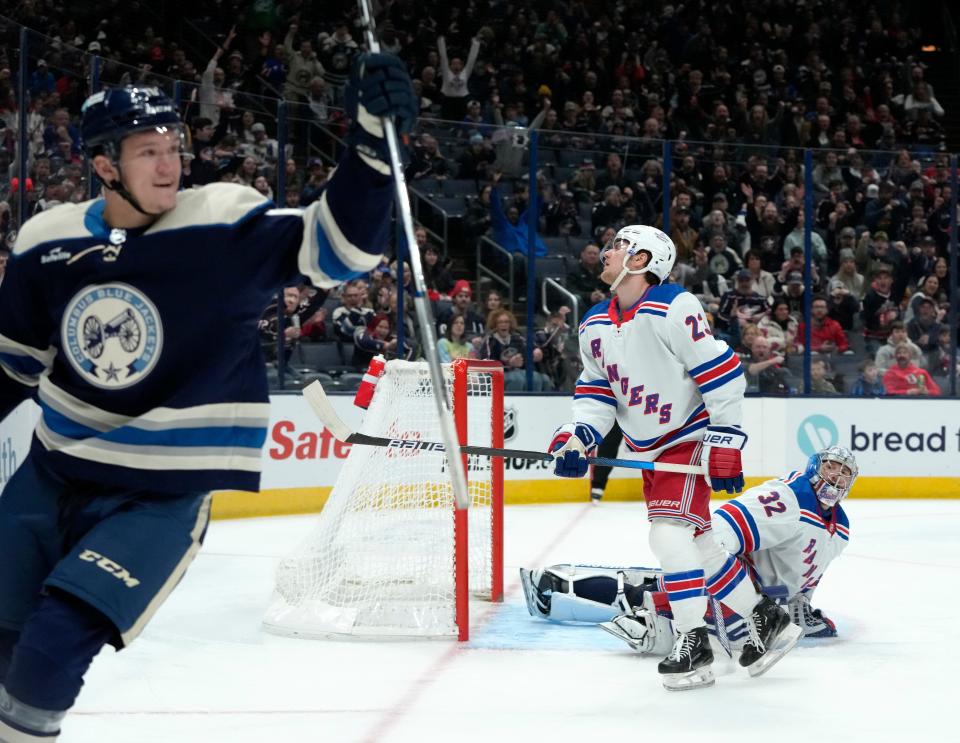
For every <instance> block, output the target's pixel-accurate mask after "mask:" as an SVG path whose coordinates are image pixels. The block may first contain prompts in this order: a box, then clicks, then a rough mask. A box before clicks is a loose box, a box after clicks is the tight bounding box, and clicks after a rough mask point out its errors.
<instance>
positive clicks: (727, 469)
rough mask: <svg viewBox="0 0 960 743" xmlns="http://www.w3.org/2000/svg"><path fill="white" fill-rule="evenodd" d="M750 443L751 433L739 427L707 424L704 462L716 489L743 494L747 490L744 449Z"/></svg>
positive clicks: (701, 460)
mask: <svg viewBox="0 0 960 743" xmlns="http://www.w3.org/2000/svg"><path fill="white" fill-rule="evenodd" d="M746 443H747V434H745V433H744V432H743V431H741V430H740V428H739V427H737V426H707V430H706V431H705V432H704V434H703V452H702V454H701V455H700V464H701V465H702V466H703V467H704V469H706V470H707V479H708V480H709V481H710V487H711V488H712V489H713V490H714V492H717V493H719V492H721V491H724V492H727V493H739V492H740V491H741V490H743V465H742V464H741V462H740V450H741V449H743V447H744V446H745V445H746Z"/></svg>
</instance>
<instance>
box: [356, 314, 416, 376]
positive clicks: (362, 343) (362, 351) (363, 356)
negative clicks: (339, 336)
mask: <svg viewBox="0 0 960 743" xmlns="http://www.w3.org/2000/svg"><path fill="white" fill-rule="evenodd" d="M397 345H398V342H397V336H396V333H394V332H393V326H392V324H391V322H390V316H389V315H387V314H384V313H380V314H377V315H374V316H373V317H371V318H370V321H369V322H368V323H367V326H366V327H365V328H364V329H363V331H362V332H360V333H358V334H357V337H356V338H355V340H354V349H353V359H352V361H351V364H352V366H353V368H354V369H356V370H357V371H366V369H367V367H368V366H370V359H372V358H373V357H374V356H377V355H378V354H382V355H383V356H384V357H385V358H387V359H395V358H397V356H398V354H397ZM403 355H404V356H406V354H403Z"/></svg>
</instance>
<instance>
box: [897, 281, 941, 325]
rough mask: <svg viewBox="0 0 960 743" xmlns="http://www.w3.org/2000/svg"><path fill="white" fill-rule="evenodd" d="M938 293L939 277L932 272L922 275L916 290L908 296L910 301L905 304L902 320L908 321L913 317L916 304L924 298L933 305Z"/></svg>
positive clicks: (935, 302)
mask: <svg viewBox="0 0 960 743" xmlns="http://www.w3.org/2000/svg"><path fill="white" fill-rule="evenodd" d="M939 293H940V279H939V278H937V275H936V274H933V273H932V274H930V275H929V276H924V277H923V279H922V280H921V281H920V282H919V283H918V285H917V289H916V291H915V292H914V293H913V294H912V295H911V296H910V302H909V303H908V304H907V309H906V311H905V312H904V313H903V320H904V322H910V321H911V320H912V319H913V316H914V315H915V314H916V311H917V306H918V305H919V304H920V302H922V301H923V300H924V299H929V300H930V301H932V302H933V303H934V306H936V304H937V296H938V295H939Z"/></svg>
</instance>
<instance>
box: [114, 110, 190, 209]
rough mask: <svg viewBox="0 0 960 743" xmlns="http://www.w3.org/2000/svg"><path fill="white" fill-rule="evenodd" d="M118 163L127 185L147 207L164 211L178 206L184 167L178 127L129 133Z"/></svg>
mask: <svg viewBox="0 0 960 743" xmlns="http://www.w3.org/2000/svg"><path fill="white" fill-rule="evenodd" d="M119 164H120V170H121V173H122V174H123V185H124V187H125V188H126V189H127V190H128V191H129V192H130V193H131V194H133V197H134V198H135V199H136V200H137V201H138V202H139V204H140V206H141V207H142V208H143V210H144V211H146V212H148V213H150V214H161V213H163V212H166V211H169V210H170V209H173V207H175V206H176V204H177V191H178V190H179V188H180V169H181V165H180V133H179V132H178V131H177V130H175V129H166V130H164V131H159V130H154V131H149V132H138V133H137V134H132V135H130V136H129V137H127V138H126V139H125V140H124V141H123V148H122V151H121V154H120V162H119Z"/></svg>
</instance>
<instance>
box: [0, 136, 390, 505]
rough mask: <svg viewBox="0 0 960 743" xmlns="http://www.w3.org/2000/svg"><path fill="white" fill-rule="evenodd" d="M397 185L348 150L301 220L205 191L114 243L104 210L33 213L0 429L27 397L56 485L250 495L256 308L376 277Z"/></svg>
mask: <svg viewBox="0 0 960 743" xmlns="http://www.w3.org/2000/svg"><path fill="white" fill-rule="evenodd" d="M392 183H393V181H392V179H391V178H390V177H389V176H385V175H383V174H382V173H379V172H376V171H375V170H374V169H373V168H371V167H369V166H368V165H366V164H365V163H364V162H363V161H361V160H360V159H359V158H358V157H357V156H356V155H355V154H354V153H353V152H352V151H348V153H347V154H346V155H345V156H344V158H343V160H342V161H341V163H340V165H339V167H338V169H337V170H336V172H335V174H334V176H333V178H332V179H331V182H330V184H329V186H328V187H327V189H326V190H325V192H324V193H323V195H322V197H321V198H320V199H319V200H318V201H316V202H314V203H313V204H312V205H311V206H309V207H308V208H306V209H277V208H275V207H274V205H273V204H272V202H270V201H268V200H267V199H265V198H264V197H263V196H261V195H260V194H259V193H258V192H257V191H255V190H254V189H252V188H248V187H245V186H238V185H234V184H226V183H222V184H221V183H217V184H210V185H208V186H205V187H203V188H199V189H194V190H188V191H182V192H180V194H179V195H178V200H177V206H176V207H175V208H174V209H173V210H171V211H170V212H167V213H166V214H164V215H163V216H161V217H160V218H159V219H157V220H156V221H155V222H154V223H153V224H151V225H150V226H149V227H146V228H142V229H128V230H117V229H111V228H110V226H109V225H107V224H106V223H105V222H104V219H103V211H104V207H105V204H106V202H105V201H103V200H102V199H98V200H93V201H88V202H85V203H82V204H65V205H63V206H59V207H56V208H55V209H52V210H50V211H47V212H43V213H41V214H39V215H37V216H36V217H34V218H33V219H31V220H29V221H28V222H26V223H25V224H24V226H23V229H22V230H21V231H20V234H19V236H18V238H17V243H16V246H15V248H14V252H13V256H12V258H11V260H10V265H9V266H8V269H7V274H6V277H5V279H4V281H3V283H2V285H0V369H2V371H3V372H4V373H2V374H0V418H2V417H5V416H6V414H7V413H8V412H9V411H10V410H11V409H12V407H13V406H14V405H16V404H17V403H18V402H19V401H20V400H21V399H24V398H26V397H29V396H33V397H34V398H35V399H36V400H37V402H38V403H39V404H40V407H41V409H42V417H41V420H40V422H39V424H38V426H37V429H36V432H35V435H34V440H33V445H32V452H31V453H32V456H34V457H36V458H37V460H38V461H40V462H41V463H42V464H44V465H45V466H46V467H47V468H49V469H50V470H52V471H53V472H55V473H57V474H59V475H61V476H62V477H65V478H68V479H69V478H75V479H80V480H85V481H91V482H94V483H104V484H111V485H117V486H120V487H128V488H131V489H140V488H149V489H151V490H156V491H163V492H171V493H181V492H188V491H201V490H212V489H223V488H229V489H239V490H258V489H259V483H260V449H261V446H262V445H263V442H264V440H265V438H266V428H267V423H268V406H269V403H268V400H269V398H268V391H267V381H266V374H265V371H264V363H263V359H262V357H261V351H260V341H259V337H258V332H257V325H258V321H259V320H260V317H261V314H262V312H263V309H264V307H265V306H266V305H267V304H268V303H269V302H270V300H271V299H273V298H274V297H275V296H276V292H277V290H278V288H279V287H280V286H282V285H285V284H287V285H289V284H291V283H295V282H296V281H298V280H300V277H302V276H305V277H307V278H308V279H310V281H311V282H312V283H313V284H314V285H316V286H319V287H329V286H333V285H336V284H338V283H340V282H342V281H344V280H347V279H349V278H352V277H355V276H359V275H361V274H364V273H366V272H367V271H369V270H371V269H372V268H374V267H375V266H376V265H377V264H378V263H379V260H380V254H381V251H382V249H383V246H384V245H385V244H386V239H387V229H388V226H389V214H390V204H391V201H392V199H393V188H392Z"/></svg>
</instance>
